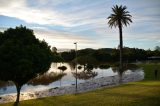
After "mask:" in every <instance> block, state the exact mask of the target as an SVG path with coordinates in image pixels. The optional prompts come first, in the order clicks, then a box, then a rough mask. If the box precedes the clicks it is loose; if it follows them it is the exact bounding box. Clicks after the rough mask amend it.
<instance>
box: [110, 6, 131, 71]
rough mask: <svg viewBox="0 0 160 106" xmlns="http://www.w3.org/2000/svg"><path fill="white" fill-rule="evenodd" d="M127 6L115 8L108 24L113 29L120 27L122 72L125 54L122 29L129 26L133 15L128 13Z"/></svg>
mask: <svg viewBox="0 0 160 106" xmlns="http://www.w3.org/2000/svg"><path fill="white" fill-rule="evenodd" d="M126 9H127V7H126V6H122V5H121V6H118V5H116V6H113V8H112V12H113V13H112V14H111V15H110V16H109V17H108V19H109V21H108V24H109V26H110V27H111V28H112V27H113V26H114V27H118V28H119V38H120V45H119V46H120V71H121V70H122V66H123V61H122V53H123V50H122V49H123V38H122V27H123V26H127V25H129V23H130V22H132V20H131V17H132V16H131V15H130V14H129V12H128V11H126Z"/></svg>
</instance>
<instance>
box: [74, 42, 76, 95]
mask: <svg viewBox="0 0 160 106" xmlns="http://www.w3.org/2000/svg"><path fill="white" fill-rule="evenodd" d="M74 44H75V53H76V58H75V63H76V67H75V68H76V92H77V42H75V43H74Z"/></svg>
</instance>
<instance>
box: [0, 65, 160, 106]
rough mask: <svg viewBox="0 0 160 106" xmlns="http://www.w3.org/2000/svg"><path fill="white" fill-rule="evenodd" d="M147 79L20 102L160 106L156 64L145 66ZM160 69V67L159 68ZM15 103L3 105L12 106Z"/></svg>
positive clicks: (69, 105)
mask: <svg viewBox="0 0 160 106" xmlns="http://www.w3.org/2000/svg"><path fill="white" fill-rule="evenodd" d="M141 66H143V67H144V72H145V74H146V77H145V78H146V79H144V80H143V81H138V82H131V83H128V84H123V85H120V86H117V87H111V88H103V89H98V90H95V91H91V92H87V93H81V94H76V95H74V94H72V95H71V94H70V95H62V96H53V97H46V98H41V99H36V100H27V101H22V102H20V105H19V106H160V102H159V101H160V80H154V76H153V75H152V71H150V70H152V68H155V66H154V64H143V65H141ZM158 67H160V65H159V66H158ZM159 69H160V68H159ZM12 104H13V103H8V104H1V105H0V106H11V105H12Z"/></svg>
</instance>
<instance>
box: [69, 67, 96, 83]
mask: <svg viewBox="0 0 160 106" xmlns="http://www.w3.org/2000/svg"><path fill="white" fill-rule="evenodd" d="M78 67H79V68H78V69H79V70H83V71H81V72H77V74H76V72H72V74H73V77H75V78H76V77H77V78H78V79H81V80H88V79H90V78H94V77H96V76H97V75H98V72H95V71H93V66H92V65H84V66H83V69H82V66H78Z"/></svg>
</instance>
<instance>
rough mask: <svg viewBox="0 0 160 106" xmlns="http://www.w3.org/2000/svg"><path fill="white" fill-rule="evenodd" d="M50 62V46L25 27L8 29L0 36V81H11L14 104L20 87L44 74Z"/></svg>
mask: <svg viewBox="0 0 160 106" xmlns="http://www.w3.org/2000/svg"><path fill="white" fill-rule="evenodd" d="M51 60H52V53H51V50H50V46H48V44H47V43H46V42H45V41H40V40H38V39H37V38H36V37H35V36H34V33H33V31H32V30H30V29H27V28H26V27H23V26H20V27H16V28H15V29H13V28H9V29H7V30H6V31H4V32H3V33H2V34H1V35H0V80H3V81H13V83H14V84H15V86H16V89H17V99H16V102H15V103H16V104H18V102H19V97H20V90H21V88H22V86H23V85H24V84H25V83H27V82H28V81H29V80H30V79H32V78H34V77H36V76H37V75H40V74H43V73H44V72H46V71H47V70H48V69H49V68H50V64H51Z"/></svg>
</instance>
